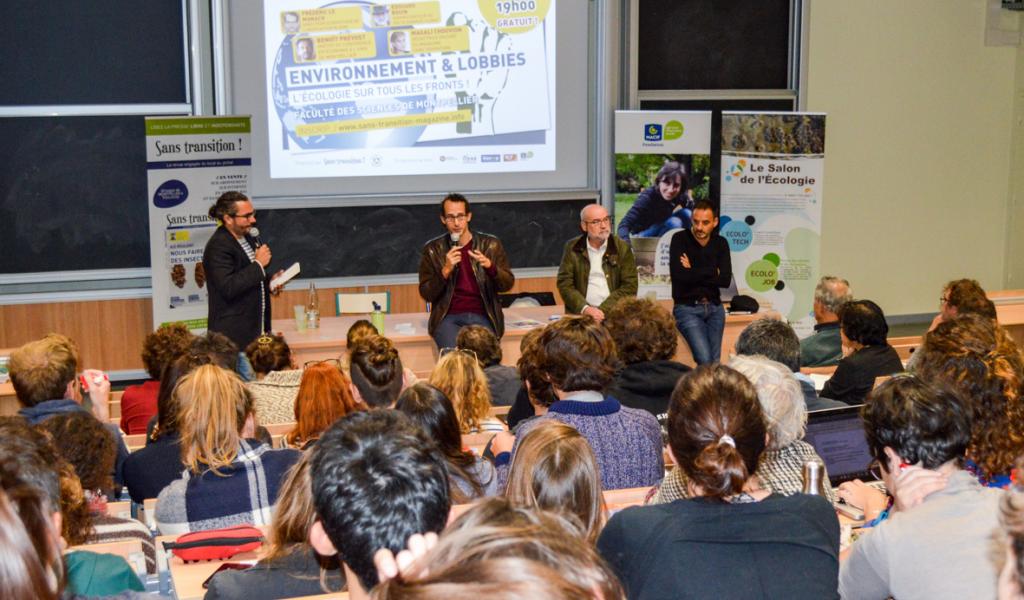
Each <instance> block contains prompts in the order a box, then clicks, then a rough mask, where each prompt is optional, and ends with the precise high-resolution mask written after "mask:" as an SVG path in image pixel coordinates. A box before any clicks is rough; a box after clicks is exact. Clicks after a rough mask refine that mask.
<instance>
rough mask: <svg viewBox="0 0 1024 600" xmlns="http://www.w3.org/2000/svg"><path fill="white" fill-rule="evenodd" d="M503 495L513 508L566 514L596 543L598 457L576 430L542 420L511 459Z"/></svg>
mask: <svg viewBox="0 0 1024 600" xmlns="http://www.w3.org/2000/svg"><path fill="white" fill-rule="evenodd" d="M505 496H506V497H507V498H508V499H510V500H512V501H513V502H516V503H518V504H523V505H525V506H532V507H536V508H541V509H545V510H553V511H558V510H561V511H565V512H568V513H570V514H573V515H575V516H576V517H578V518H579V519H580V522H581V523H583V526H584V528H585V533H586V539H587V541H588V542H590V543H591V544H593V543H595V542H596V541H597V536H598V534H600V533H601V527H603V526H604V521H605V519H604V513H605V504H604V495H603V494H602V492H601V474H600V472H599V471H598V467H597V458H595V457H594V451H593V450H591V449H590V444H588V443H587V439H586V438H585V437H583V436H582V435H581V434H580V432H579V431H577V430H576V428H575V427H572V426H571V425H566V424H565V423H560V422H558V421H546V422H544V423H541V424H540V425H538V426H537V427H535V428H534V429H532V430H530V432H529V433H527V434H526V435H525V436H523V441H522V442H521V443H520V444H519V447H518V448H517V449H516V454H515V456H514V457H512V467H511V469H510V470H509V475H508V487H507V488H506V490H505Z"/></svg>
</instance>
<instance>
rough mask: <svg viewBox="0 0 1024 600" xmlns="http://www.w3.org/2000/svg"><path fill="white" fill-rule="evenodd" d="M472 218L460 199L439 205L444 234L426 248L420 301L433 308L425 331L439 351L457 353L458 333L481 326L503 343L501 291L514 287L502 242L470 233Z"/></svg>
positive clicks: (449, 198) (465, 202) (466, 203)
mask: <svg viewBox="0 0 1024 600" xmlns="http://www.w3.org/2000/svg"><path fill="white" fill-rule="evenodd" d="M472 219H473V213H472V212H471V211H470V209H469V200H466V197H465V196H463V195H462V194H454V193H453V194H448V195H447V196H445V198H444V200H442V201H441V223H442V224H443V225H444V226H445V229H447V233H446V234H445V235H442V236H439V237H436V238H434V239H432V240H430V241H429V242H427V243H426V245H425V246H423V254H422V255H421V257H420V268H419V279H420V296H421V297H422V298H423V299H424V300H426V301H427V302H429V303H431V304H430V320H429V321H428V323H427V331H428V332H429V333H430V335H431V337H433V338H434V343H436V344H437V347H438V348H439V349H440V348H454V347H455V338H456V336H458V334H459V329H461V328H462V327H464V326H466V325H482V326H484V327H487V328H488V329H490V330H491V331H493V332H494V334H495V335H497V336H498V337H499V338H500V337H501V336H502V334H504V333H505V319H504V316H503V315H502V312H501V302H500V301H499V299H498V293H499V292H506V291H508V290H509V289H511V288H512V284H514V283H515V281H516V278H515V275H513V274H512V270H511V269H510V268H509V266H508V258H507V257H506V256H505V249H504V248H503V247H502V245H501V241H499V240H498V238H496V237H494V236H493V235H488V234H486V233H480V232H476V233H473V232H472V231H470V230H469V223H470V221H472Z"/></svg>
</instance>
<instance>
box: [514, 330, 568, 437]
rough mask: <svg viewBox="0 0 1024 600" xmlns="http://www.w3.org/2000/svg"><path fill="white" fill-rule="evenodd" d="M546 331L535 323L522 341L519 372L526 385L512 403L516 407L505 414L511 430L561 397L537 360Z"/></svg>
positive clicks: (546, 408) (517, 365)
mask: <svg viewBox="0 0 1024 600" xmlns="http://www.w3.org/2000/svg"><path fill="white" fill-rule="evenodd" d="M543 332H544V327H534V328H533V329H531V330H529V331H527V332H526V334H525V335H523V339H522V340H520V342H519V360H518V361H516V371H518V372H519V380H520V381H521V382H522V385H521V386H520V388H519V392H518V393H517V394H516V399H515V401H514V402H513V403H512V408H510V409H509V410H508V415H506V416H505V418H506V420H507V422H508V428H509V429H510V430H515V428H516V427H518V426H519V424H520V423H522V422H523V421H525V420H527V419H529V418H530V417H534V416H537V415H542V414H544V413H546V412H547V411H548V407H549V406H551V405H552V404H553V403H554V402H555V401H556V400H558V398H555V393H554V391H552V389H551V383H550V382H549V381H548V380H546V379H544V375H543V373H541V371H540V365H539V364H538V363H537V357H538V355H539V348H538V347H537V342H538V341H539V340H540V334H541V333H543Z"/></svg>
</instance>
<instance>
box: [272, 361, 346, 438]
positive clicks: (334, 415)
mask: <svg viewBox="0 0 1024 600" xmlns="http://www.w3.org/2000/svg"><path fill="white" fill-rule="evenodd" d="M364 409H365V407H364V406H363V405H362V404H361V403H359V402H356V400H355V399H354V398H353V397H352V389H351V382H350V381H349V379H348V377H345V374H344V373H342V372H341V370H340V369H339V368H338V364H337V361H335V360H327V361H321V362H318V363H316V364H312V365H309V366H307V367H306V369H305V371H303V373H302V382H301V383H300V384H299V393H298V395H297V396H296V397H295V429H292V430H291V432H290V433H289V434H288V435H287V436H285V442H286V443H287V444H288V445H289V446H291V447H293V448H302V449H303V450H305V449H306V448H307V447H309V446H310V444H312V443H313V442H315V441H316V440H317V439H319V438H320V434H321V433H323V432H324V431H326V430H327V428H328V427H330V426H331V425H332V424H333V423H334V422H335V421H337V420H338V419H340V418H341V417H344V416H345V415H347V414H349V413H353V412H355V411H357V410H364Z"/></svg>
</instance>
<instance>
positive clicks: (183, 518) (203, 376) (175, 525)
mask: <svg viewBox="0 0 1024 600" xmlns="http://www.w3.org/2000/svg"><path fill="white" fill-rule="evenodd" d="M174 396H175V399H176V404H177V406H178V407H180V408H179V410H180V413H179V426H180V428H181V460H182V463H184V465H185V472H184V473H183V474H182V477H181V479H178V480H176V481H173V482H171V484H170V485H168V486H167V487H166V488H164V490H163V491H162V492H160V495H159V496H158V497H157V509H156V521H157V526H158V528H159V529H160V532H161V533H162V534H164V535H169V534H180V533H186V532H189V531H202V530H205V529H216V528H219V527H228V526H231V525H241V524H250V525H266V524H268V523H269V522H270V516H271V511H272V509H273V505H274V501H275V500H276V499H277V493H278V489H279V488H280V485H281V482H282V480H283V479H284V475H285V473H286V472H287V471H288V469H289V468H290V467H291V466H292V465H293V464H295V462H296V461H298V459H299V457H300V456H301V454H300V453H299V452H298V451H297V450H288V449H285V450H272V449H271V448H270V446H268V445H266V444H261V443H260V442H258V441H257V440H254V439H249V438H251V436H252V435H253V431H254V429H255V422H254V416H253V409H252V396H251V395H250V394H249V390H248V388H247V387H246V386H245V383H243V382H242V380H241V379H240V378H239V377H238V376H237V375H235V374H234V373H232V372H230V371H227V370H225V369H222V368H221V367H218V366H216V365H203V366H201V367H199V368H198V369H196V370H195V371H192V372H191V373H189V374H188V375H186V376H185V377H183V378H182V379H181V380H179V381H178V384H177V386H175V388H174Z"/></svg>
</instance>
